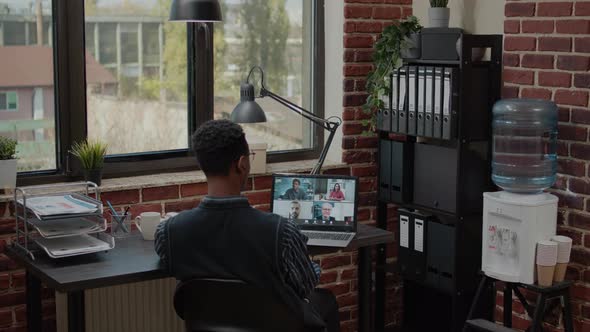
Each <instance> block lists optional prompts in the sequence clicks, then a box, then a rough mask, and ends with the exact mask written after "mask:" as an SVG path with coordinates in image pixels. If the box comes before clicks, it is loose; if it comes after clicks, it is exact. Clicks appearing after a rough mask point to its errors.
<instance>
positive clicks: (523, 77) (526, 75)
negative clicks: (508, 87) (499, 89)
mask: <svg viewBox="0 0 590 332" xmlns="http://www.w3.org/2000/svg"><path fill="white" fill-rule="evenodd" d="M503 77H504V82H507V83H514V84H526V85H533V83H534V82H535V73H534V72H532V71H530V70H514V69H504V75H503Z"/></svg>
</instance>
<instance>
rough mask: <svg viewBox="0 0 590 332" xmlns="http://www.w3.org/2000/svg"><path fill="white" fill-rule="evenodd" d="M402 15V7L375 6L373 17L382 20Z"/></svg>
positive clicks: (397, 17)
mask: <svg viewBox="0 0 590 332" xmlns="http://www.w3.org/2000/svg"><path fill="white" fill-rule="evenodd" d="M401 17H402V11H401V8H400V7H375V8H373V18H375V19H381V20H394V19H399V18H401Z"/></svg>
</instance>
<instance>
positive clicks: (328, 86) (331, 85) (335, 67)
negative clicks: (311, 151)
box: [324, 0, 344, 162]
mask: <svg viewBox="0 0 590 332" xmlns="http://www.w3.org/2000/svg"><path fill="white" fill-rule="evenodd" d="M324 4H325V9H324V13H325V20H324V30H325V34H324V35H325V101H324V116H325V117H326V118H327V117H330V116H338V117H342V98H343V95H344V92H343V87H342V80H343V79H344V76H343V71H342V67H343V66H344V59H343V57H344V45H343V39H344V28H343V27H344V0H326V1H324ZM324 137H325V138H326V139H327V138H328V132H327V131H324ZM326 159H327V160H332V161H335V162H341V161H342V127H340V128H339V129H338V132H337V133H336V135H335V136H334V140H333V141H332V145H331V146H330V150H329V152H328V156H327V157H326Z"/></svg>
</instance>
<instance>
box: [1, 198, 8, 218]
mask: <svg viewBox="0 0 590 332" xmlns="http://www.w3.org/2000/svg"><path fill="white" fill-rule="evenodd" d="M8 204H9V203H8V202H0V218H1V217H5V216H7V213H8Z"/></svg>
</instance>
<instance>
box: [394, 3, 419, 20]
mask: <svg viewBox="0 0 590 332" xmlns="http://www.w3.org/2000/svg"><path fill="white" fill-rule="evenodd" d="M392 1H395V0H392ZM406 1H408V2H410V3H412V0H406ZM402 10H403V11H402V19H405V18H408V16H412V15H414V10H413V8H412V7H403V8H402Z"/></svg>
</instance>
